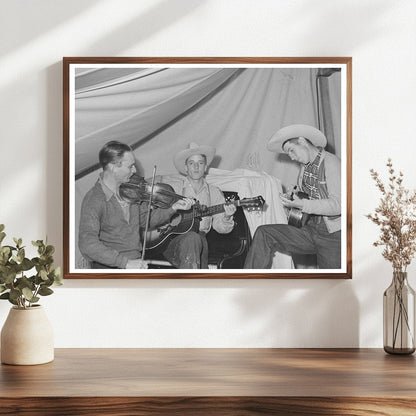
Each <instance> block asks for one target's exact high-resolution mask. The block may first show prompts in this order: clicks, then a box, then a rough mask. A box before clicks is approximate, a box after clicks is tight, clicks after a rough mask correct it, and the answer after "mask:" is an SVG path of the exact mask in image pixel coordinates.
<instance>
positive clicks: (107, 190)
mask: <svg viewBox="0 0 416 416" xmlns="http://www.w3.org/2000/svg"><path fill="white" fill-rule="evenodd" d="M102 175H103V174H102V173H101V174H100V176H99V177H98V182H99V183H100V185H101V188H102V190H103V192H104V195H105V200H106V201H107V202H108V201H109V200H110V199H111V198H112V196H113V195H115V194H114V192H113V191H112V190H111V189H110V188H109V187H108V186H107V185H106V184H105V183H104V182H103V176H102Z"/></svg>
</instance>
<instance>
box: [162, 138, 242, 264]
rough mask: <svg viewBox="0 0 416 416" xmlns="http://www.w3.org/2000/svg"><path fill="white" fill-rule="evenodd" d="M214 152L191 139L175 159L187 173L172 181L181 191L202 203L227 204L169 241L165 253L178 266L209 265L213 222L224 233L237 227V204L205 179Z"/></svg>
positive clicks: (209, 147) (204, 204)
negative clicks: (209, 238)
mask: <svg viewBox="0 0 416 416" xmlns="http://www.w3.org/2000/svg"><path fill="white" fill-rule="evenodd" d="M214 155H215V148H214V147H212V146H203V145H201V146H199V145H197V144H195V143H191V144H190V145H189V148H188V149H185V150H183V151H181V152H179V153H177V154H176V155H175V157H174V159H173V163H174V165H175V167H176V169H177V170H178V171H179V172H180V173H181V174H183V175H185V177H184V178H183V179H181V180H180V181H179V182H180V183H175V184H173V183H172V185H173V187H174V188H175V191H176V192H177V193H178V194H181V195H183V196H185V197H188V198H192V199H194V200H195V201H197V203H198V204H200V205H201V206H206V207H211V206H215V205H221V204H224V205H223V210H224V212H220V213H216V214H215V215H212V216H204V217H203V218H201V219H200V223H199V229H198V228H197V230H196V231H188V232H187V233H185V234H181V235H177V236H176V237H174V238H173V239H172V240H171V241H170V242H169V245H168V246H167V248H166V250H165V251H164V252H163V255H164V256H165V258H166V259H167V260H169V261H170V262H171V263H172V264H173V265H174V266H175V267H177V268H180V269H206V268H208V243H207V239H206V237H205V235H206V233H207V232H208V231H209V230H210V228H211V226H212V227H213V228H214V229H215V230H216V231H217V232H218V233H221V234H227V233H229V232H231V230H232V229H233V227H234V220H233V215H234V212H235V211H236V207H235V205H233V204H229V205H228V204H226V203H225V199H224V196H223V194H222V192H221V191H220V189H219V188H217V187H216V186H213V185H209V184H208V183H207V181H206V180H205V174H206V172H207V169H208V167H209V165H210V164H211V162H212V160H213V158H214ZM221 208H222V207H221ZM198 221H199V220H198Z"/></svg>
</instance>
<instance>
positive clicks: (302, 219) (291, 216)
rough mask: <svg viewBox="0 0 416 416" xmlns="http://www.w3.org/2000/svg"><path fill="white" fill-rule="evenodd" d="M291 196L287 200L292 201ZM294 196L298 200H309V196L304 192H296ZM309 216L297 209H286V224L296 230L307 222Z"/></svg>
mask: <svg viewBox="0 0 416 416" xmlns="http://www.w3.org/2000/svg"><path fill="white" fill-rule="evenodd" d="M293 194H294V192H292V195H291V197H290V198H289V199H291V200H292V201H293ZM296 195H297V197H298V198H299V199H309V195H308V194H307V193H306V192H302V191H298V192H296ZM309 218H310V214H307V213H305V212H302V210H301V209H299V208H293V207H292V208H288V212H287V223H288V224H289V225H293V226H295V227H297V228H302V227H303V226H304V225H305V224H306V223H307V222H308V220H309Z"/></svg>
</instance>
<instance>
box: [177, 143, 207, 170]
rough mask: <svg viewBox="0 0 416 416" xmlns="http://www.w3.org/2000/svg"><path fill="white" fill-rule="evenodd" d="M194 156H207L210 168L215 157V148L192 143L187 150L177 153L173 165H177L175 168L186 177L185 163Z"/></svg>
mask: <svg viewBox="0 0 416 416" xmlns="http://www.w3.org/2000/svg"><path fill="white" fill-rule="evenodd" d="M193 155H205V157H206V158H207V166H209V165H210V164H211V162H212V159H214V156H215V147H212V146H208V145H199V144H196V143H190V144H189V147H188V148H187V149H185V150H182V151H180V152H178V153H176V155H175V157H174V158H173V164H174V165H175V168H176V169H178V171H179V172H180V173H183V174H184V175H185V174H186V170H185V162H186V160H187V159H188V158H189V157H190V156H193Z"/></svg>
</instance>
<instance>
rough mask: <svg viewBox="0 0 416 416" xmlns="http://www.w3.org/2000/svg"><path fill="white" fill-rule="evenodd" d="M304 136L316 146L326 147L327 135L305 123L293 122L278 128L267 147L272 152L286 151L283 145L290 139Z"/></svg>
mask: <svg viewBox="0 0 416 416" xmlns="http://www.w3.org/2000/svg"><path fill="white" fill-rule="evenodd" d="M297 137H304V138H305V139H308V140H309V141H310V142H311V143H312V144H313V145H314V146H316V147H325V146H326V144H327V140H326V137H325V135H324V134H323V133H322V132H321V131H320V130H318V129H316V128H315V127H312V126H307V125H305V124H292V125H290V126H286V127H283V128H281V129H280V130H278V131H277V132H276V133H275V134H273V136H272V137H271V139H270V140H269V143H268V144H267V149H268V150H270V151H271V152H277V153H284V150H283V145H284V144H285V142H286V141H288V140H290V139H295V138H297Z"/></svg>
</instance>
